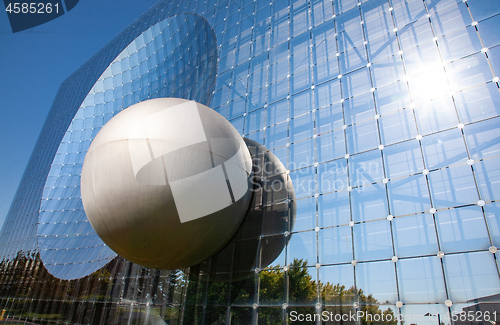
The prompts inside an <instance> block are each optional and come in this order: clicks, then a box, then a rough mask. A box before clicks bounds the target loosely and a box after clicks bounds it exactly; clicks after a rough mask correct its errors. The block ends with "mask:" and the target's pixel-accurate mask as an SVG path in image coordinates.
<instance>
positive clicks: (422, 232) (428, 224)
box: [392, 214, 439, 257]
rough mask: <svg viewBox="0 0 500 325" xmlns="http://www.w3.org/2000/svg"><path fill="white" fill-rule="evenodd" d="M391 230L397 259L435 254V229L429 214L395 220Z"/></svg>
mask: <svg viewBox="0 0 500 325" xmlns="http://www.w3.org/2000/svg"><path fill="white" fill-rule="evenodd" d="M392 229H393V233H394V249H395V251H396V256H397V257H409V256H422V255H435V254H437V252H438V250H439V249H438V244H437V236H436V227H435V226H434V218H433V216H432V215H431V214H419V215H415V216H408V217H401V218H395V219H394V220H393V221H392Z"/></svg>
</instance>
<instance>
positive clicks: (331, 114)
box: [315, 103, 344, 134]
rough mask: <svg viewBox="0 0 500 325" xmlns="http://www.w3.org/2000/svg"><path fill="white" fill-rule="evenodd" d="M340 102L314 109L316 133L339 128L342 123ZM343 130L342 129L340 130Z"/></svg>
mask: <svg viewBox="0 0 500 325" xmlns="http://www.w3.org/2000/svg"><path fill="white" fill-rule="evenodd" d="M343 119H344V116H343V113H342V104H340V103H337V104H333V105H329V106H326V107H324V108H322V109H318V110H316V120H315V124H316V134H322V133H326V132H330V131H331V130H336V129H340V128H341V127H342V125H344V120H343ZM342 132H344V131H342Z"/></svg>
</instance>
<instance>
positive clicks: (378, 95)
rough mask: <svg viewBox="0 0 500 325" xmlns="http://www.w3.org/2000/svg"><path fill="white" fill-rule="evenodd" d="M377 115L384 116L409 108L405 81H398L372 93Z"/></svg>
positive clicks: (408, 96)
mask: <svg viewBox="0 0 500 325" xmlns="http://www.w3.org/2000/svg"><path fill="white" fill-rule="evenodd" d="M374 95H375V102H376V105H377V113H378V114H382V115H383V114H386V113H390V112H394V111H396V110H399V109H402V108H404V107H408V106H410V102H411V100H410V92H409V91H408V85H407V83H406V82H405V81H403V80H400V81H397V82H395V83H392V84H388V85H386V86H383V87H381V88H377V91H375V93H374Z"/></svg>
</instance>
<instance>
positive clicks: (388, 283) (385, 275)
mask: <svg viewBox="0 0 500 325" xmlns="http://www.w3.org/2000/svg"><path fill="white" fill-rule="evenodd" d="M355 268H356V287H357V288H358V290H359V289H361V290H363V293H364V294H365V295H367V296H368V295H372V296H373V298H375V299H376V300H377V301H378V302H379V303H387V302H390V303H395V302H396V301H398V293H397V291H398V290H397V285H396V270H395V268H394V263H393V262H392V261H383V262H370V263H358V264H357V265H356V267H355Z"/></svg>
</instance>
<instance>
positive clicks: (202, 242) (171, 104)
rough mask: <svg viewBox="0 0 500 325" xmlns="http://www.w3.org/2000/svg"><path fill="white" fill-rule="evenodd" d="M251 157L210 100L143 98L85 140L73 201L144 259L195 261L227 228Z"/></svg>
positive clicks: (113, 240) (126, 253)
mask: <svg viewBox="0 0 500 325" xmlns="http://www.w3.org/2000/svg"><path fill="white" fill-rule="evenodd" d="M251 173H252V160H251V157H250V153H249V151H248V148H247V146H246V145H245V143H244V141H243V139H242V137H241V136H240V135H239V134H238V132H237V131H236V129H235V128H234V127H233V126H232V125H231V124H230V123H229V122H228V121H227V120H226V119H225V118H224V117H222V116H221V115H220V114H218V113H217V112H215V111H214V110H212V109H210V108H208V107H206V106H204V105H202V104H199V103H196V102H194V101H188V100H184V99H177V98H162V99H153V100H148V101H144V102H141V103H139V104H136V105H133V106H131V107H129V108H127V109H125V110H124V111H122V112H120V113H119V114H117V115H116V116H115V117H113V118H112V119H111V120H110V121H109V122H108V123H107V124H106V125H105V126H104V127H103V128H102V129H101V131H100V132H99V133H98V134H97V136H96V137H95V139H94V141H93V142H92V144H91V146H90V148H89V150H88V152H87V156H86V157H85V161H84V164H83V170H82V179H81V190H82V201H83V206H84V209H85V212H86V214H87V217H88V219H89V221H90V223H91V225H92V227H93V228H94V230H95V231H96V233H97V234H98V235H99V237H100V238H101V239H102V240H103V241H104V242H105V243H106V244H107V245H108V246H109V247H110V248H111V249H112V250H114V251H115V252H116V253H118V254H119V255H121V256H123V257H124V258H126V259H128V260H130V261H132V262H134V263H137V264H140V265H143V266H146V267H151V268H162V269H175V268H180V267H186V266H191V265H194V264H197V263H199V262H201V261H203V260H204V259H206V258H208V257H210V256H212V255H213V254H215V253H217V251H219V250H220V249H221V248H222V247H223V246H224V245H226V244H227V242H228V241H229V240H230V239H231V237H232V236H233V235H234V234H235V232H236V230H237V229H238V227H239V225H240V224H241V222H242V220H243V218H244V216H245V213H246V211H247V209H248V206H249V202H250V199H251V195H252V191H251V189H252V184H251V181H252V180H251Z"/></svg>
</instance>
